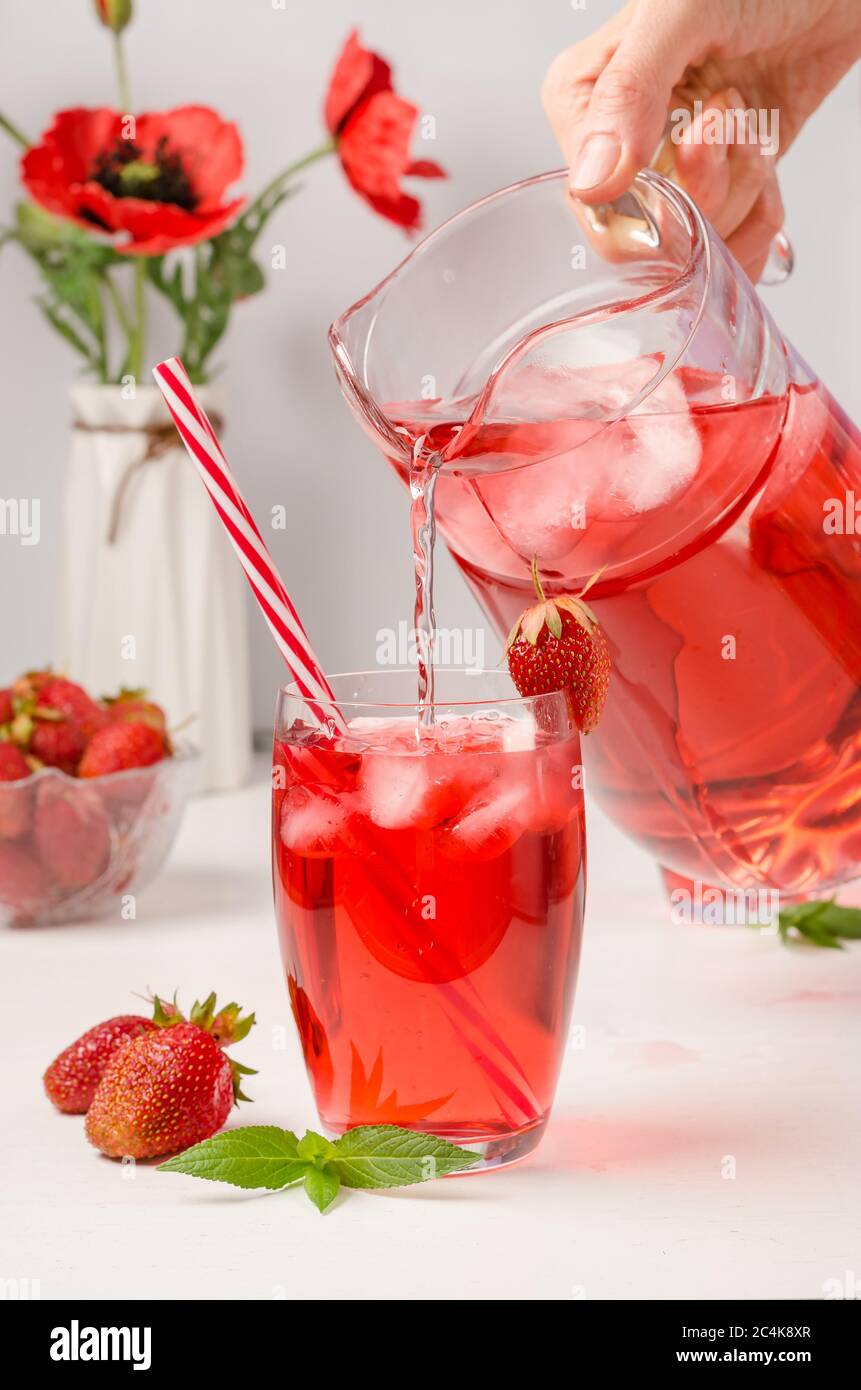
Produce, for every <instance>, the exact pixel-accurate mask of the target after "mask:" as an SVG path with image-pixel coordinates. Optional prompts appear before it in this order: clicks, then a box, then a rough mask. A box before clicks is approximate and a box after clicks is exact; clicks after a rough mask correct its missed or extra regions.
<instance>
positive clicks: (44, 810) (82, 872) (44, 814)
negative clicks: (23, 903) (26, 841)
mask: <svg viewBox="0 0 861 1390" xmlns="http://www.w3.org/2000/svg"><path fill="white" fill-rule="evenodd" d="M33 838H34V841H35V844H36V848H37V850H38V852H39V858H40V859H41V861H42V863H43V864H44V866H45V868H46V869H48V871H49V872H50V874H51V876H52V877H53V878H54V879H55V880H56V882H57V883H58V884H59V885H60V886H61V887H62V888H66V889H69V890H72V891H74V890H77V889H79V888H86V887H87V885H88V884H90V883H93V882H94V881H95V880H96V879H97V878H99V876H100V875H101V874H103V873H104V871H105V869H106V868H107V867H108V863H109V861H110V857H111V829H110V821H109V820H108V817H107V814H106V812H105V809H104V807H103V806H102V803H101V801H100V799H99V798H98V796H96V795H95V794H94V793H93V792H92V790H91V789H89V788H85V787H79V786H75V785H73V784H69V783H66V784H65V785H62V786H61V785H59V779H57V778H54V779H52V780H50V781H43V782H42V783H41V785H40V786H39V789H38V791H37V793H36V812H35V817H34V827H33Z"/></svg>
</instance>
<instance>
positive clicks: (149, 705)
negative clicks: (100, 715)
mask: <svg viewBox="0 0 861 1390" xmlns="http://www.w3.org/2000/svg"><path fill="white" fill-rule="evenodd" d="M105 704H106V706H107V715H108V719H109V721H110V722H111V723H112V724H132V723H134V724H149V725H150V726H151V727H152V728H153V729H155V730H156V731H157V732H158V733H160V734H161V736H162V738H163V739H164V740H165V742H166V741H167V716H166V715H165V712H164V710H163V709H162V707H161V705H157V704H156V703H155V701H154V700H148V699H147V692H146V691H145V690H141V689H139V690H130V689H129V688H128V687H127V686H123V687H122V689H121V690H120V693H119V695H112V696H109V697H108V698H106V700H105Z"/></svg>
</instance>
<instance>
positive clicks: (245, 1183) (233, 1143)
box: [159, 1125, 306, 1191]
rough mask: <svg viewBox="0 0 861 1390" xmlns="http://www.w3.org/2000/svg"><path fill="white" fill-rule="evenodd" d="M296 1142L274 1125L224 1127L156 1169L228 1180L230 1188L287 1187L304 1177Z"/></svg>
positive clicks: (289, 1134) (292, 1137) (294, 1136)
mask: <svg viewBox="0 0 861 1390" xmlns="http://www.w3.org/2000/svg"><path fill="white" fill-rule="evenodd" d="M297 1150H298V1141H297V1139H296V1135H295V1134H294V1133H293V1132H292V1130H289V1129H279V1128H278V1126H277V1125H246V1126H245V1127H244V1128H242V1129H227V1130H224V1131H222V1133H221V1134H216V1135H214V1137H213V1138H212V1139H205V1140H204V1141H203V1143H202V1144H195V1145H194V1147H193V1148H191V1149H186V1151H185V1153H182V1154H177V1155H176V1156H175V1157H174V1158H169V1159H168V1161H167V1162H166V1163H160V1164H159V1171H160V1172H167V1173H185V1174H187V1175H188V1177H191V1178H206V1179H208V1180H209V1181H211V1182H228V1183H231V1184H232V1185H233V1186H234V1187H266V1188H269V1189H270V1191H274V1190H275V1189H277V1188H281V1187H288V1186H289V1185H290V1183H294V1182H298V1181H299V1179H300V1178H302V1177H304V1176H305V1172H306V1164H305V1163H304V1162H303V1161H302V1159H300V1158H299V1157H298V1152H297Z"/></svg>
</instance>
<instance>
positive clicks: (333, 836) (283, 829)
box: [280, 786, 356, 859]
mask: <svg viewBox="0 0 861 1390" xmlns="http://www.w3.org/2000/svg"><path fill="white" fill-rule="evenodd" d="M355 811H356V806H355V803H354V799H353V798H352V797H350V796H348V795H344V794H339V793H336V792H332V791H330V790H329V789H328V788H327V787H325V786H314V787H292V788H291V789H290V791H288V792H287V794H286V796H285V797H284V800H283V802H282V804H281V822H280V833H281V840H282V843H283V844H284V845H285V846H286V848H287V849H289V850H292V851H293V853H294V854H302V855H305V856H306V857H307V858H309V859H329V858H331V857H332V856H333V855H336V854H346V853H349V852H350V851H351V850H353V849H355V848H356V837H355V834H354V832H353V819H352V818H353V816H354V814H355Z"/></svg>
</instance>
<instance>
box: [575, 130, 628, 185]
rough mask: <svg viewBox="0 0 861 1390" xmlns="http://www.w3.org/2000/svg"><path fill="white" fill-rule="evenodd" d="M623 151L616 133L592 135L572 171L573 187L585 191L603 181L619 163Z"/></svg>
mask: <svg viewBox="0 0 861 1390" xmlns="http://www.w3.org/2000/svg"><path fill="white" fill-rule="evenodd" d="M621 153H622V147H621V145H620V144H619V141H618V140H617V139H616V137H615V135H590V136H589V139H588V140H587V141H586V143H585V145H584V146H583V148H582V149H581V151H580V154H579V155H578V157H577V163H576V164H575V165H574V168H573V170H572V171H571V187H572V188H573V189H574V190H575V191H582V192H584V193H585V192H588V190H589V189H590V188H595V187H596V186H597V185H598V184H599V183H603V182H604V180H605V179H608V178H609V177H610V175H611V174H612V172H613V170H614V169H615V167H616V165H617V164H618V163H619V156H620V154H621Z"/></svg>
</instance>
